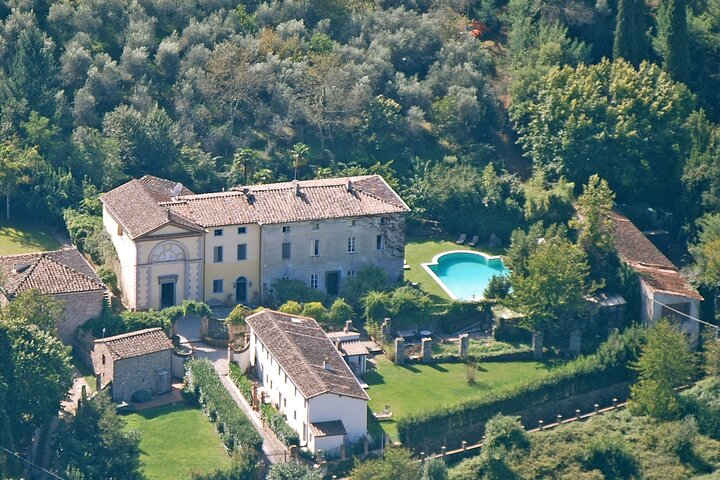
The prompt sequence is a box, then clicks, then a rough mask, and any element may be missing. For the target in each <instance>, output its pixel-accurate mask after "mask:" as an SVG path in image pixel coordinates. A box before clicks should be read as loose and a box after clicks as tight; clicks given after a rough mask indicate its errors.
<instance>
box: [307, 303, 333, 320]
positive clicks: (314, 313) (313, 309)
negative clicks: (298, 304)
mask: <svg viewBox="0 0 720 480" xmlns="http://www.w3.org/2000/svg"><path fill="white" fill-rule="evenodd" d="M302 314H303V316H304V317H310V318H314V319H315V320H317V322H318V323H325V321H326V320H327V314H328V311H327V309H326V308H325V307H323V304H322V303H320V302H309V303H306V304H305V305H303V311H302Z"/></svg>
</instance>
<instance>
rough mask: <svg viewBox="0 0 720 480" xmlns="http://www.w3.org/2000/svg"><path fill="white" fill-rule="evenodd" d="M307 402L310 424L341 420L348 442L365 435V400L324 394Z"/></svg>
mask: <svg viewBox="0 0 720 480" xmlns="http://www.w3.org/2000/svg"><path fill="white" fill-rule="evenodd" d="M308 402H309V408H308V410H309V412H308V413H309V421H310V422H311V423H313V422H329V421H332V420H342V422H343V425H345V431H346V432H347V440H348V441H349V442H355V441H357V440H358V439H359V438H360V437H362V436H363V435H366V434H367V400H361V399H359V398H353V397H343V396H340V395H336V394H332V393H326V394H323V395H319V396H317V397H313V398H311V399H310V400H309V401H308Z"/></svg>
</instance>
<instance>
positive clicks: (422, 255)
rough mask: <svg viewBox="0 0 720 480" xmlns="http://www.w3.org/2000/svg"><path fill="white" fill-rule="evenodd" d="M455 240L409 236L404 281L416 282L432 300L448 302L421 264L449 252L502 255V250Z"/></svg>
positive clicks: (468, 239)
mask: <svg viewBox="0 0 720 480" xmlns="http://www.w3.org/2000/svg"><path fill="white" fill-rule="evenodd" d="M471 238H472V236H471V235H469V236H468V238H467V240H466V242H468V241H470V239H471ZM455 240H457V239H454V240H451V239H449V238H440V237H438V238H428V237H424V238H420V237H412V236H410V237H409V238H408V240H407V243H406V244H405V261H406V262H407V263H408V265H410V270H406V271H405V280H407V281H409V282H417V283H418V284H420V288H422V290H423V291H424V292H425V293H427V294H429V295H430V296H432V297H433V299H434V300H436V301H437V300H443V301H447V300H450V297H448V295H447V293H445V291H444V290H443V289H442V288H440V285H438V284H437V282H436V281H435V280H433V279H432V277H431V276H430V275H428V273H427V271H426V270H425V268H423V266H422V264H423V263H428V262H432V259H433V257H434V256H435V255H437V254H438V253H442V252H447V251H449V250H476V251H481V252H484V253H488V254H491V255H501V254H502V253H504V251H503V250H502V249H499V248H490V247H489V246H488V245H483V244H479V245H477V246H476V247H474V248H471V247H468V246H467V245H458V244H456V243H455Z"/></svg>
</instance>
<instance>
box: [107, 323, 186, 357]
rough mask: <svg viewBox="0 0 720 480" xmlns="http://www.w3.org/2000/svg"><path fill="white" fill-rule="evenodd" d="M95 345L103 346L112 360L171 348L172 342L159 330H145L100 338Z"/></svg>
mask: <svg viewBox="0 0 720 480" xmlns="http://www.w3.org/2000/svg"><path fill="white" fill-rule="evenodd" d="M95 344H105V345H106V346H107V348H108V350H109V351H110V355H112V358H113V360H122V359H124V358H131V357H139V356H140V355H147V354H148V353H155V352H162V351H163V350H171V349H172V348H173V344H172V342H171V341H170V339H169V338H168V337H167V335H165V332H163V331H162V329H161V328H146V329H144V330H138V331H136V332H130V333H124V334H122V335H115V336H114V337H107V338H100V339H98V340H95Z"/></svg>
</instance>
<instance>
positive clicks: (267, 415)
mask: <svg viewBox="0 0 720 480" xmlns="http://www.w3.org/2000/svg"><path fill="white" fill-rule="evenodd" d="M261 416H262V419H263V421H264V422H265V423H267V425H268V426H269V427H270V430H272V431H273V432H274V433H275V435H277V437H278V439H279V440H280V441H281V442H283V443H284V444H285V445H287V446H288V447H289V446H290V445H296V446H299V445H300V437H299V436H298V433H297V432H296V431H295V430H294V429H293V428H292V427H291V426H290V425H288V423H287V420H285V417H284V416H283V415H282V414H281V413H280V412H278V410H277V409H276V408H275V407H273V406H272V405H268V404H264V405H263V406H262V407H261Z"/></svg>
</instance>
